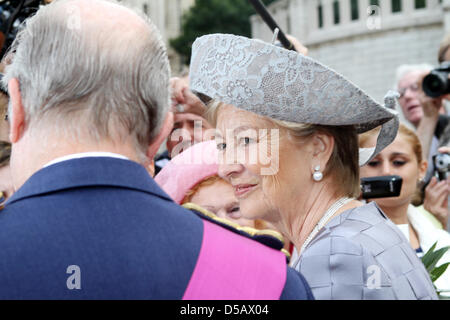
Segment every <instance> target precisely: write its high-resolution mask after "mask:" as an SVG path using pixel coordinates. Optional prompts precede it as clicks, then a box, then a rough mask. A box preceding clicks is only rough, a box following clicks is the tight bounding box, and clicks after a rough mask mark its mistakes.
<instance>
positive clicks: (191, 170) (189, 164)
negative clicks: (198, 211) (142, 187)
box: [155, 140, 219, 204]
mask: <svg viewBox="0 0 450 320" xmlns="http://www.w3.org/2000/svg"><path fill="white" fill-rule="evenodd" d="M218 169H219V166H218V154H217V145H216V142H215V141H214V140H209V141H205V142H200V143H197V144H195V145H193V146H192V147H190V148H189V149H187V150H185V151H183V152H182V153H180V154H178V155H177V156H175V157H174V158H173V159H172V160H171V161H170V162H169V163H168V164H167V165H166V166H164V168H163V169H162V170H161V171H160V172H159V173H158V174H157V175H156V177H155V181H156V183H157V184H158V185H159V186H160V187H161V188H162V189H163V190H164V191H165V192H166V193H167V194H168V195H169V196H170V197H171V198H172V199H173V200H174V201H175V202H176V203H178V204H181V201H183V199H184V197H185V196H186V193H187V192H188V191H189V190H191V189H192V188H193V187H194V186H195V185H197V184H198V183H200V182H201V181H203V180H205V179H207V178H209V177H211V176H214V175H217V174H218Z"/></svg>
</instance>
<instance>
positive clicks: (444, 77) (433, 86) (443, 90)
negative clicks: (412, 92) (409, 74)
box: [422, 61, 450, 98]
mask: <svg viewBox="0 0 450 320" xmlns="http://www.w3.org/2000/svg"><path fill="white" fill-rule="evenodd" d="M449 73H450V61H446V62H443V63H442V64H441V65H440V66H439V67H438V68H436V69H434V70H432V71H431V72H430V73H429V74H428V75H427V76H426V77H425V78H424V79H423V82H422V89H423V91H424V92H425V94H426V95H427V96H429V97H432V98H437V97H440V96H443V95H445V94H448V93H450V79H449V78H448V75H449Z"/></svg>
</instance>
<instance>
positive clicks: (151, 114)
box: [0, 0, 450, 300]
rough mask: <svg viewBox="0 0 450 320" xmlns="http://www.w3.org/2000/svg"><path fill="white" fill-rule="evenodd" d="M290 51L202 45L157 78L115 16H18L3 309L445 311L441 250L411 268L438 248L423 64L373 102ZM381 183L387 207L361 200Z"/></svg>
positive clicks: (87, 10) (135, 16)
mask: <svg viewBox="0 0 450 320" xmlns="http://www.w3.org/2000/svg"><path fill="white" fill-rule="evenodd" d="M93 12H95V13H96V14H93ZM98 12H101V13H102V14H101V15H100V14H97V13H98ZM74 13H75V14H77V15H79V16H78V18H79V21H80V23H79V24H77V26H76V27H74V26H73V25H72V24H68V21H69V20H70V19H69V18H70V17H71V15H73V14H74ZM288 38H289V39H290V40H291V41H292V42H293V43H294V47H295V48H296V51H293V50H286V49H284V48H282V47H281V46H280V45H279V44H277V43H265V42H263V41H260V40H256V39H249V38H246V37H242V36H237V35H229V34H211V35H204V36H202V37H199V38H197V40H196V41H195V42H194V44H193V46H192V59H191V65H190V67H189V72H186V73H184V74H182V75H180V76H179V77H172V75H171V73H170V68H169V63H168V57H167V53H166V49H165V46H164V43H163V41H162V38H161V35H160V33H159V31H158V30H157V28H156V27H155V26H154V25H153V23H152V22H151V21H149V20H148V18H146V17H145V16H143V15H140V14H139V13H137V12H135V11H134V10H132V9H129V8H126V7H124V6H123V5H122V4H119V3H117V2H116V1H106V0H60V1H53V2H52V3H51V4H49V5H46V6H44V7H42V8H41V9H40V10H39V11H38V12H37V13H36V15H34V16H33V17H31V18H29V19H28V20H27V21H26V23H25V25H24V28H23V29H22V30H21V31H20V32H19V34H18V36H17V38H16V40H15V41H14V43H13V45H12V47H11V48H10V50H9V51H8V53H7V54H6V56H5V58H4V59H3V63H2V64H1V65H0V67H1V68H2V70H0V71H3V78H2V84H3V89H4V90H3V91H4V92H3V93H0V103H1V104H2V105H3V108H2V110H3V111H2V112H3V113H2V114H0V116H1V117H2V119H4V121H3V124H2V125H1V127H0V135H1V140H5V141H4V142H2V143H1V144H0V148H1V150H0V156H1V159H0V183H1V184H0V185H1V186H2V191H3V203H2V210H1V212H0V228H2V232H0V243H1V245H2V248H3V250H2V251H0V284H1V285H0V298H2V299H187V300H197V299H208V300H210V299H232V300H239V299H246V300H249V299H256V300H262V299H269V300H277V299H288V300H294V299H295V300H296V299H302V300H306V299H308V300H312V299H326V300H328V299H354V300H366V299H414V300H416V299H438V298H445V297H448V296H450V270H445V264H446V263H449V262H450V250H449V251H447V252H443V253H442V255H441V256H440V257H439V259H438V261H435V262H434V267H437V269H439V270H436V268H434V270H428V269H427V268H426V267H425V265H424V263H423V262H422V261H421V258H422V257H424V256H425V257H428V256H429V255H430V254H432V252H431V251H430V250H433V249H435V250H439V249H441V250H445V247H447V246H450V235H449V233H448V228H449V227H450V226H449V221H448V219H449V209H448V197H449V192H450V177H448V175H447V177H446V178H445V177H444V178H442V174H436V172H437V170H436V165H435V163H434V162H435V159H436V155H448V154H450V145H448V139H447V138H446V136H447V135H448V132H450V129H449V128H450V125H449V112H448V110H447V109H446V102H445V101H446V98H447V96H445V95H442V96H440V97H438V98H430V97H427V96H426V94H425V93H424V92H423V90H422V81H423V79H424V77H425V76H426V75H427V74H429V73H430V71H431V70H432V67H431V66H428V65H405V66H400V67H399V69H398V72H397V79H396V80H395V88H394V89H395V90H391V91H389V92H388V93H387V94H386V97H385V99H384V104H383V105H382V104H379V103H378V102H376V101H375V100H373V99H372V98H371V97H370V96H368V95H367V94H366V93H365V92H364V91H363V90H361V89H360V88H359V87H357V86H356V85H355V84H353V83H352V82H350V81H348V80H347V79H346V78H345V77H343V76H342V75H340V74H339V73H337V72H335V71H334V70H332V69H330V68H328V67H327V66H325V65H323V64H321V63H320V62H318V61H316V60H315V59H314V58H312V57H309V56H308V50H307V48H305V47H304V46H303V45H302V44H301V43H300V42H298V41H297V39H295V38H293V37H290V36H289V37H288ZM137 39H138V41H137ZM449 48H450V38H446V39H444V41H443V43H442V45H441V50H440V51H439V62H443V61H446V58H447V56H448V55H450V54H448V52H447V51H449ZM449 59H450V56H449ZM3 68H4V70H3ZM399 114H400V117H399ZM6 140H8V141H6ZM164 144H165V147H166V148H165V151H164V152H162V153H160V154H157V153H158V150H160V149H161V148H160V147H161V145H164ZM444 171H445V170H444ZM447 171H448V167H447ZM444 174H446V172H444ZM393 175H395V176H398V177H400V178H401V180H402V186H401V192H400V194H399V195H397V196H385V197H381V198H374V199H362V195H361V183H360V178H363V177H383V176H393ZM442 265H444V267H441V268H439V266H442ZM437 273H439V274H437Z"/></svg>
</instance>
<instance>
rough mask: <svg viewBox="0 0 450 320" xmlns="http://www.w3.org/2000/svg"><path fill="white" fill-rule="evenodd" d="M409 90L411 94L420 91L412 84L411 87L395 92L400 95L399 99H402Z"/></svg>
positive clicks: (418, 87)
mask: <svg viewBox="0 0 450 320" xmlns="http://www.w3.org/2000/svg"><path fill="white" fill-rule="evenodd" d="M408 89H409V90H411V91H412V92H417V91H419V89H420V86H419V85H418V84H417V83H413V84H412V85H410V86H408V87H406V88H399V89H398V90H397V91H398V93H399V94H400V98H403V97H404V96H405V94H406V91H407V90H408Z"/></svg>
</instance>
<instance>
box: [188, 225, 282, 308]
mask: <svg viewBox="0 0 450 320" xmlns="http://www.w3.org/2000/svg"><path fill="white" fill-rule="evenodd" d="M203 224H204V231H203V242H202V247H201V250H200V254H199V257H198V260H197V265H196V266H195V269H194V272H193V274H192V277H191V279H190V281H189V285H188V287H187V289H186V292H185V293H184V296H183V300H278V299H279V298H280V296H281V293H282V291H283V288H284V285H285V282H286V272H287V266H286V257H285V255H284V254H283V253H282V252H280V251H277V250H274V249H271V248H268V247H265V246H264V245H262V244H259V243H258V242H256V241H253V240H251V239H247V238H245V237H242V236H239V235H237V234H233V233H232V232H230V231H228V230H226V229H224V228H222V227H220V226H217V225H215V224H213V223H211V222H208V221H205V220H204V221H203Z"/></svg>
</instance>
